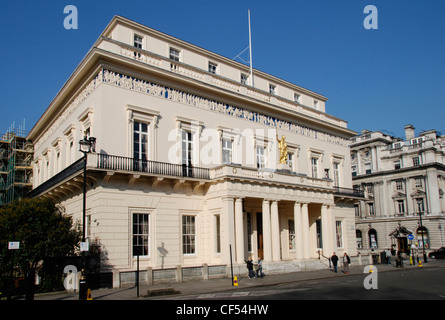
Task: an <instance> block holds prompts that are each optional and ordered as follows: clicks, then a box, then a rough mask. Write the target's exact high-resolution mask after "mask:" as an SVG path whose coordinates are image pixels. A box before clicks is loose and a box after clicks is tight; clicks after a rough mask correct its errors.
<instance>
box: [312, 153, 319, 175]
mask: <svg viewBox="0 0 445 320" xmlns="http://www.w3.org/2000/svg"><path fill="white" fill-rule="evenodd" d="M311 167H312V178H318V159H317V158H314V157H312V158H311Z"/></svg>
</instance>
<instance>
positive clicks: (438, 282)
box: [181, 261, 445, 300]
mask: <svg viewBox="0 0 445 320" xmlns="http://www.w3.org/2000/svg"><path fill="white" fill-rule="evenodd" d="M433 263H434V266H431V265H430V266H429V267H428V268H417V269H405V270H398V271H393V272H381V273H379V272H376V273H374V274H376V275H377V289H365V286H364V281H365V278H366V277H367V276H368V274H362V275H360V274H358V275H357V274H355V275H347V276H345V275H343V274H341V275H340V274H339V277H334V278H328V279H319V280H310V281H299V282H290V283H287V284H280V285H273V286H263V287H251V288H246V289H240V290H233V291H229V292H227V291H225V292H220V293H209V294H200V295H195V296H187V297H184V296H182V297H181V299H197V300H200V299H215V300H221V299H224V300H412V299H416V300H445V263H444V262H443V261H432V262H431V264H433ZM377 267H378V266H377ZM252 281H254V280H252Z"/></svg>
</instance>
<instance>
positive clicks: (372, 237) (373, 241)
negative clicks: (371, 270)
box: [368, 229, 377, 249]
mask: <svg viewBox="0 0 445 320" xmlns="http://www.w3.org/2000/svg"><path fill="white" fill-rule="evenodd" d="M368 237H369V248H370V249H373V248H377V231H375V229H370V230H369V231H368Z"/></svg>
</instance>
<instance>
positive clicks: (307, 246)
mask: <svg viewBox="0 0 445 320" xmlns="http://www.w3.org/2000/svg"><path fill="white" fill-rule="evenodd" d="M301 209H302V210H301V218H302V226H303V241H302V242H303V258H304V259H309V258H310V253H309V250H310V248H311V244H310V241H309V211H308V204H307V203H303V205H302V207H301Z"/></svg>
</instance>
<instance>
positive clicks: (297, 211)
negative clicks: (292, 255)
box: [294, 202, 303, 260]
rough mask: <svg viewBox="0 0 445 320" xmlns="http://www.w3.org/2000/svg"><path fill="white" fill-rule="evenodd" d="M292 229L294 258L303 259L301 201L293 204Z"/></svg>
mask: <svg viewBox="0 0 445 320" xmlns="http://www.w3.org/2000/svg"><path fill="white" fill-rule="evenodd" d="M294 229H295V251H296V259H297V260H301V259H303V224H302V221H301V203H299V202H295V204H294Z"/></svg>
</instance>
